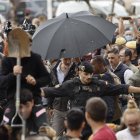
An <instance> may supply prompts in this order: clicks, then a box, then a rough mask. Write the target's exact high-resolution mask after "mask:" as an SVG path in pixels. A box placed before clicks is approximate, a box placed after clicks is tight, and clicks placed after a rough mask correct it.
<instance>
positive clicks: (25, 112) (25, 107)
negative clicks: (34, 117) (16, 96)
mask: <svg viewBox="0 0 140 140" xmlns="http://www.w3.org/2000/svg"><path fill="white" fill-rule="evenodd" d="M33 105H34V103H33V101H28V102H27V103H26V104H20V114H21V116H22V117H23V119H24V120H26V119H28V118H29V117H30V115H31V112H32V108H33Z"/></svg>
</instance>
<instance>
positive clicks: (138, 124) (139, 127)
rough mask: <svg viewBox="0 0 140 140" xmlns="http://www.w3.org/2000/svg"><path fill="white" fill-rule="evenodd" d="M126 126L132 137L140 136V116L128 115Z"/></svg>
mask: <svg viewBox="0 0 140 140" xmlns="http://www.w3.org/2000/svg"><path fill="white" fill-rule="evenodd" d="M125 125H126V126H127V128H128V129H129V131H130V133H131V134H132V135H134V136H135V135H138V134H140V114H138V113H133V114H126V116H125Z"/></svg>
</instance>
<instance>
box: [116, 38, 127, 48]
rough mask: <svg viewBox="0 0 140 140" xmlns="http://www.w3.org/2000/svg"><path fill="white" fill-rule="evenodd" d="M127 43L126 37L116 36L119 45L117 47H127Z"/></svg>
mask: <svg viewBox="0 0 140 140" xmlns="http://www.w3.org/2000/svg"><path fill="white" fill-rule="evenodd" d="M125 44H126V39H125V38H124V37H117V38H116V41H115V45H117V48H118V49H119V50H121V49H123V48H125Z"/></svg>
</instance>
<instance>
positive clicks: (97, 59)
mask: <svg viewBox="0 0 140 140" xmlns="http://www.w3.org/2000/svg"><path fill="white" fill-rule="evenodd" d="M91 61H94V62H96V63H99V64H103V65H104V66H106V65H107V64H106V61H105V59H104V58H103V57H102V56H101V55H96V56H94V57H93V58H92V60H91ZM91 63H92V62H91Z"/></svg>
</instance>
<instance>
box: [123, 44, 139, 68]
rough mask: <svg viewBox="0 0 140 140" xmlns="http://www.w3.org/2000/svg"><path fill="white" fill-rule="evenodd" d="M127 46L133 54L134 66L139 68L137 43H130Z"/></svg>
mask: <svg viewBox="0 0 140 140" xmlns="http://www.w3.org/2000/svg"><path fill="white" fill-rule="evenodd" d="M125 46H126V48H128V49H130V50H131V52H132V58H131V62H132V64H134V65H136V66H137V65H138V63H137V60H138V55H137V50H136V41H128V42H127V43H126V45H125Z"/></svg>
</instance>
